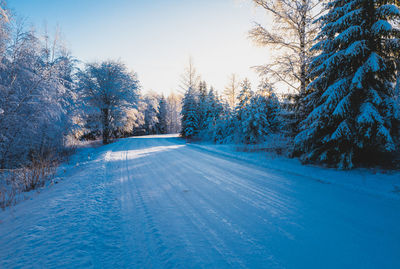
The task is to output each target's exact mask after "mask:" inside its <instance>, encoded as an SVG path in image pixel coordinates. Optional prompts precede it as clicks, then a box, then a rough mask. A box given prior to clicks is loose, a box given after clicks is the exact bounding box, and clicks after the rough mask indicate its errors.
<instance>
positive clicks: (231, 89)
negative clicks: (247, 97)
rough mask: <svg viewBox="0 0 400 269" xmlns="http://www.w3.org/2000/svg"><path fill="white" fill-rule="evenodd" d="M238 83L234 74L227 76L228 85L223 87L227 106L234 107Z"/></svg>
mask: <svg viewBox="0 0 400 269" xmlns="http://www.w3.org/2000/svg"><path fill="white" fill-rule="evenodd" d="M239 87H240V81H239V79H238V77H237V75H236V74H231V75H230V76H229V81H228V84H227V85H226V86H225V90H224V92H223V94H224V97H225V98H226V100H227V102H228V104H229V106H230V107H231V108H234V107H235V106H236V98H237V96H238V94H239V91H240V89H239Z"/></svg>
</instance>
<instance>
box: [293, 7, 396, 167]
mask: <svg viewBox="0 0 400 269" xmlns="http://www.w3.org/2000/svg"><path fill="white" fill-rule="evenodd" d="M393 2H394V1H389V0H386V1H385V0H380V1H372V0H351V1H342V0H335V1H331V2H330V3H329V4H328V5H327V9H328V12H327V14H326V15H323V16H321V18H320V21H321V22H322V26H323V27H322V30H321V32H320V34H319V35H318V41H319V42H318V43H317V44H316V45H315V46H314V47H313V50H317V51H320V53H319V55H318V56H316V57H315V58H314V59H313V61H312V63H311V65H310V69H311V74H310V78H311V79H312V82H311V84H310V85H309V86H308V89H309V91H310V92H311V93H310V94H309V95H308V96H307V99H306V100H307V102H308V107H309V108H310V110H311V111H312V112H311V113H310V114H309V115H308V117H307V118H306V119H305V120H304V121H303V122H302V123H301V131H300V133H299V134H298V135H297V136H296V138H295V145H296V150H297V151H298V153H300V154H301V157H302V159H303V160H304V161H312V162H321V163H326V164H329V165H333V166H337V167H339V168H342V169H346V168H352V167H353V166H354V164H355V163H367V162H371V161H374V162H376V161H378V160H379V159H380V158H382V157H384V156H387V154H390V153H391V152H393V151H394V150H395V140H396V139H397V138H398V137H397V135H398V133H397V122H398V111H397V109H396V106H395V102H394V86H393V85H394V82H395V70H396V62H395V58H394V57H393V56H394V55H395V52H396V50H399V48H400V44H399V41H398V36H399V34H400V32H399V30H398V29H395V28H393V26H392V24H391V21H393V20H398V19H399V18H400V12H399V9H398V8H397V7H396V6H395V5H393Z"/></svg>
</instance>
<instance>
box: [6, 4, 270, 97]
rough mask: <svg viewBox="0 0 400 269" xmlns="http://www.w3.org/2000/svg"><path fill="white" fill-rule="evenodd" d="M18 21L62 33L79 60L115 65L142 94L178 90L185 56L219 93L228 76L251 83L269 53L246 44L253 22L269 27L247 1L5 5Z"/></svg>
mask: <svg viewBox="0 0 400 269" xmlns="http://www.w3.org/2000/svg"><path fill="white" fill-rule="evenodd" d="M8 6H9V7H10V8H12V9H13V10H14V11H15V12H16V13H17V15H18V16H19V17H24V18H26V19H27V22H28V24H33V25H34V26H35V27H36V28H38V29H41V28H43V26H44V25H45V24H46V25H47V27H48V28H49V30H50V31H51V30H54V29H55V28H56V26H57V25H59V26H60V28H61V30H62V32H63V37H64V39H65V40H66V42H67V45H68V47H69V49H70V50H71V52H72V54H73V55H74V56H75V57H77V58H78V59H80V60H83V61H95V60H103V59H120V60H122V61H124V62H125V63H126V64H127V65H128V66H129V68H131V69H132V70H134V71H135V72H137V73H138V76H139V79H140V81H141V83H142V86H143V88H144V90H150V89H151V90H154V91H156V92H164V93H169V92H170V91H172V90H176V89H178V85H179V79H180V75H181V73H182V72H183V69H184V66H185V64H186V63H187V61H188V59H189V57H190V56H191V57H192V58H193V60H194V63H195V66H196V68H197V70H198V71H199V73H200V74H201V76H202V78H203V79H204V80H206V81H207V82H208V83H209V84H211V85H213V86H214V87H215V88H216V89H217V90H219V91H222V90H223V88H224V86H225V85H226V83H227V79H228V76H229V74H231V73H237V74H239V76H240V77H242V78H243V77H249V78H250V80H251V81H252V82H253V84H257V75H256V74H254V72H253V71H252V70H251V69H250V67H251V66H254V65H258V64H263V63H265V62H267V61H268V49H266V48H257V47H255V46H254V45H253V44H252V43H251V41H250V40H249V39H248V38H247V31H248V30H249V29H250V28H251V26H252V24H253V21H261V22H264V23H266V22H268V18H267V17H266V14H264V13H263V12H262V10H257V9H255V8H254V6H253V5H252V4H251V3H250V1H249V0H247V1H246V0H197V1H194V0H179V1H178V0H140V1H139V0H112V1H111V0H79V1H78V0H68V1H67V0H35V1H32V0H8Z"/></svg>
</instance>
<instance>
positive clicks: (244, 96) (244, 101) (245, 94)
mask: <svg viewBox="0 0 400 269" xmlns="http://www.w3.org/2000/svg"><path fill="white" fill-rule="evenodd" d="M240 86H241V90H240V92H239V95H238V102H237V105H236V109H235V110H236V115H237V117H238V120H239V121H241V120H242V117H243V114H245V113H246V110H247V108H246V106H247V105H248V104H249V102H250V99H251V97H252V95H253V92H252V91H251V84H250V81H249V80H248V79H247V78H245V79H244V80H243V82H242V83H241V85H240Z"/></svg>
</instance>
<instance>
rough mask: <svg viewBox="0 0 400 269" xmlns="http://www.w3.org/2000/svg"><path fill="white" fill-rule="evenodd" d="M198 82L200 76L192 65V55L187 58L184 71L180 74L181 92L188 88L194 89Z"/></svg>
mask: <svg viewBox="0 0 400 269" xmlns="http://www.w3.org/2000/svg"><path fill="white" fill-rule="evenodd" d="M199 83H200V76H199V75H198V74H197V70H196V68H195V66H194V63H193V59H192V57H190V58H189V62H188V64H187V66H186V67H185V71H184V73H183V74H182V75H181V84H180V86H179V87H180V89H181V91H182V92H186V91H187V90H188V89H189V88H191V89H192V90H196V89H197V87H198V85H199Z"/></svg>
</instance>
